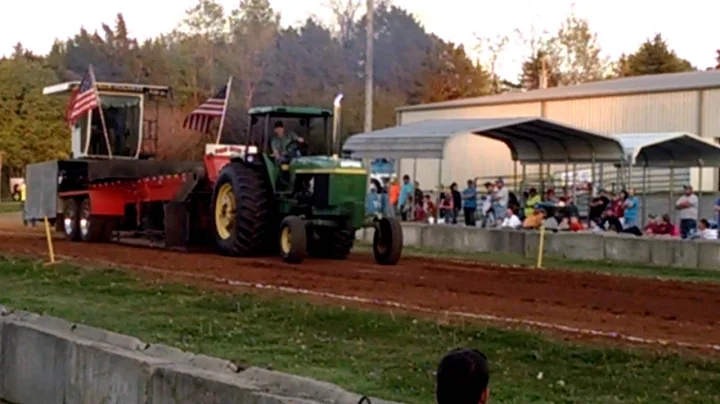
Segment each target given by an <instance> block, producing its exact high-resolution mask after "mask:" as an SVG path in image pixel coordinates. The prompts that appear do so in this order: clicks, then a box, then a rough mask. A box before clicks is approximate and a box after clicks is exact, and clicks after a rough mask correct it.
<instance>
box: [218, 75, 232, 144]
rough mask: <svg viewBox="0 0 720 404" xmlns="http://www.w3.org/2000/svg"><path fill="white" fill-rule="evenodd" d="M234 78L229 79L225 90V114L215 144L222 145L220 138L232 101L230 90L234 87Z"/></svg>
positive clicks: (221, 118) (221, 119)
mask: <svg viewBox="0 0 720 404" xmlns="http://www.w3.org/2000/svg"><path fill="white" fill-rule="evenodd" d="M232 79H233V78H232V76H230V78H229V79H228V84H227V89H226V90H225V105H223V114H222V116H221V117H220V126H219V127H218V133H217V137H216V138H215V144H220V138H221V137H222V130H223V126H225V114H226V113H227V106H228V100H230V88H231V87H232Z"/></svg>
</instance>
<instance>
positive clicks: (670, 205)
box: [668, 160, 675, 223]
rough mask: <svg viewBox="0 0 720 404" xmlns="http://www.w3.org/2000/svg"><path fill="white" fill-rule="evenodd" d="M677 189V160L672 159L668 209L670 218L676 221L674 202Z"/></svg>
mask: <svg viewBox="0 0 720 404" xmlns="http://www.w3.org/2000/svg"><path fill="white" fill-rule="evenodd" d="M674 189H675V161H674V160H670V189H669V190H668V210H669V211H670V218H671V219H672V222H673V223H675V204H674V203H673V199H675V198H674V195H673V194H674Z"/></svg>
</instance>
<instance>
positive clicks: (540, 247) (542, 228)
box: [535, 225, 545, 268]
mask: <svg viewBox="0 0 720 404" xmlns="http://www.w3.org/2000/svg"><path fill="white" fill-rule="evenodd" d="M544 249H545V226H544V225H543V226H540V242H539V243H538V255H537V263H536V264H535V267H536V268H542V262H543V250H544Z"/></svg>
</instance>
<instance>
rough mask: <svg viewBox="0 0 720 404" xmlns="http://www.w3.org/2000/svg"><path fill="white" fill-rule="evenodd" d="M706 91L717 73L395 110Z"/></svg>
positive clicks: (716, 82) (718, 79) (718, 78)
mask: <svg viewBox="0 0 720 404" xmlns="http://www.w3.org/2000/svg"><path fill="white" fill-rule="evenodd" d="M708 88H720V70H711V71H703V72H689V73H668V74H653V75H647V76H638V77H626V78H622V79H614V80H603V81H596V82H592V83H585V84H580V85H575V86H566V87H553V88H547V89H543V90H532V91H526V92H510V93H504V94H498V95H489V96H485V97H475V98H466V99H461V100H454V101H444V102H436V103H431V104H420V105H408V106H403V107H399V108H397V109H396V111H398V112H403V111H423V110H432V109H443V108H459V107H473V106H482V105H497V104H512V103H518V102H533V101H551V100H562V99H573V98H590V97H601V96H612V95H628V94H639V93H658V92H672V91H689V90H701V89H708Z"/></svg>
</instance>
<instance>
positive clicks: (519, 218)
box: [368, 175, 720, 239]
mask: <svg viewBox="0 0 720 404" xmlns="http://www.w3.org/2000/svg"><path fill="white" fill-rule="evenodd" d="M378 187H379V188H382V189H383V191H382V192H386V193H387V199H386V202H385V203H381V202H379V201H381V200H382V198H381V195H378V189H377V188H378ZM587 189H588V192H586V194H588V193H593V192H592V190H593V187H592V185H590V184H588V188H587ZM561 193H562V196H559V195H557V194H556V192H555V189H553V188H550V189H548V190H547V191H546V192H545V193H544V195H541V194H540V193H539V192H538V191H537V189H536V188H534V187H530V188H528V189H527V190H526V191H525V192H523V193H522V194H521V195H516V194H515V193H514V192H511V191H510V190H509V189H508V187H507V186H506V185H505V182H504V181H503V179H502V178H498V179H497V180H496V181H494V182H486V183H484V184H483V186H482V188H481V189H480V190H479V189H478V188H477V185H476V181H475V180H473V179H469V180H467V182H466V184H465V186H464V187H463V188H462V189H461V188H460V186H459V185H458V184H457V183H452V184H451V185H450V186H449V187H447V188H445V189H441V190H440V192H439V194H437V196H434V195H431V193H427V192H423V191H422V190H421V188H420V184H419V183H418V182H417V181H412V180H411V179H410V177H409V176H408V175H404V176H403V178H402V181H401V182H398V181H397V180H396V179H392V180H390V181H389V182H388V183H386V184H384V185H380V184H377V185H376V186H375V187H374V189H371V200H372V201H374V202H372V203H371V204H370V205H369V207H368V209H369V210H371V211H383V212H386V213H389V214H395V215H399V216H400V218H401V219H402V220H403V221H417V222H425V223H430V224H445V225H458V221H459V219H462V223H464V225H465V226H472V227H476V226H479V227H499V228H512V229H539V228H540V227H541V226H544V227H545V228H546V229H548V230H552V231H576V232H577V231H587V232H617V233H627V234H634V235H636V236H662V237H681V238H683V239H717V238H718V232H717V229H716V223H717V221H715V220H712V221H711V220H708V219H705V218H699V215H698V204H699V200H698V197H697V195H696V194H695V193H694V191H693V188H692V186H690V185H686V186H685V187H684V193H683V195H681V196H680V197H679V198H678V200H677V201H676V203H675V206H674V209H675V212H676V216H677V219H678V222H677V224H675V223H673V222H672V220H671V217H670V215H669V214H667V213H665V214H661V215H658V214H656V213H651V214H650V215H649V216H648V217H647V220H646V221H645V222H646V224H645V225H644V226H642V225H641V220H640V219H641V215H640V212H641V206H640V204H641V202H640V199H639V198H638V197H637V196H636V193H635V190H634V189H633V188H628V189H623V190H621V191H619V192H617V193H613V192H610V191H608V190H605V189H600V190H599V191H597V192H596V193H595V195H594V196H593V197H591V198H589V201H587V215H586V216H584V217H581V216H580V212H579V209H578V206H577V205H576V201H575V198H574V196H575V195H570V194H569V193H568V192H567V189H562V190H561ZM578 199H579V198H578ZM382 205H387V206H382ZM714 210H715V211H716V212H717V213H718V215H720V199H718V200H717V201H716V202H715V205H714Z"/></svg>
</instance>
